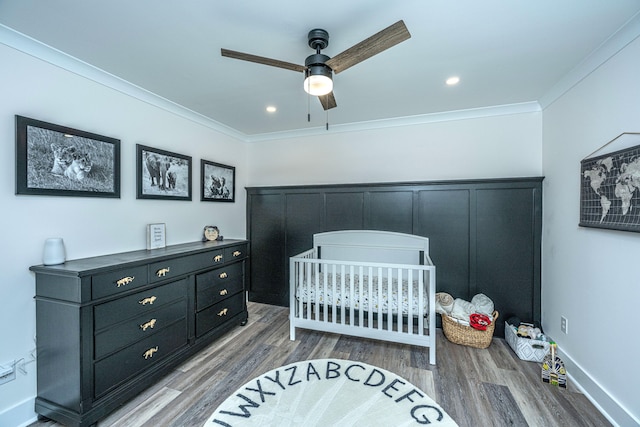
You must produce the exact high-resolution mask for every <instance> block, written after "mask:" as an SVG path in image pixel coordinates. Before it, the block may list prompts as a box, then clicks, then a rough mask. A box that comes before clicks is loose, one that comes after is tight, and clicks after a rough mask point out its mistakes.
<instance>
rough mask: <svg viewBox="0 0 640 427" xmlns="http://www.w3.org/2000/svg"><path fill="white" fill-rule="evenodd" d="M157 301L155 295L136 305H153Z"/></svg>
mask: <svg viewBox="0 0 640 427" xmlns="http://www.w3.org/2000/svg"><path fill="white" fill-rule="evenodd" d="M157 299H158V298H157V297H156V296H155V295H153V296H150V297H146V298H144V299H141V300H140V301H138V304H142V305H147V304H153V303H154V302H155V301H156V300H157Z"/></svg>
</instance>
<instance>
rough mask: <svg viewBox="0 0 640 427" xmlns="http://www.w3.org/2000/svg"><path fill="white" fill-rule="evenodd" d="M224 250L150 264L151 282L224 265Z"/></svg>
mask: <svg viewBox="0 0 640 427" xmlns="http://www.w3.org/2000/svg"><path fill="white" fill-rule="evenodd" d="M223 260H224V251H223V250H222V249H220V250H218V251H210V252H205V253H201V254H195V255H190V256H185V257H180V258H172V259H168V260H166V261H160V262H155V263H153V264H149V283H156V282H160V281H162V280H167V279H170V278H172V277H178V276H182V275H184V274H189V273H193V272H194V271H198V270H202V269H205V268H209V267H211V266H216V265H222V264H223Z"/></svg>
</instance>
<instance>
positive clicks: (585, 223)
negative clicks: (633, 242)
mask: <svg viewBox="0 0 640 427" xmlns="http://www.w3.org/2000/svg"><path fill="white" fill-rule="evenodd" d="M605 147H609V148H610V149H613V148H615V147H618V150H616V151H611V152H608V153H606V154H600V155H598V156H593V155H590V156H589V157H587V158H585V159H583V160H582V161H581V162H580V222H579V223H578V225H579V226H580V227H592V228H605V229H609V230H618V231H631V232H636V233H638V232H640V188H638V186H639V185H640V179H639V178H638V176H640V133H629V132H627V133H623V134H621V135H619V136H618V137H616V138H614V139H613V140H611V141H609V142H608V143H607V144H605V145H604V146H603V147H602V148H600V149H599V150H597V151H596V153H597V152H599V151H602V150H603V149H604V148H605Z"/></svg>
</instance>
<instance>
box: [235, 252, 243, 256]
mask: <svg viewBox="0 0 640 427" xmlns="http://www.w3.org/2000/svg"><path fill="white" fill-rule="evenodd" d="M240 255H242V252H240V251H234V252H233V256H240Z"/></svg>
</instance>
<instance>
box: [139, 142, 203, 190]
mask: <svg viewBox="0 0 640 427" xmlns="http://www.w3.org/2000/svg"><path fill="white" fill-rule="evenodd" d="M136 164H137V167H136V172H137V173H136V180H137V193H136V198H137V199H166V200H191V157H190V156H185V155H182V154H177V153H172V152H170V151H165V150H160V149H157V148H151V147H147V146H145V145H140V144H136Z"/></svg>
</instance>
